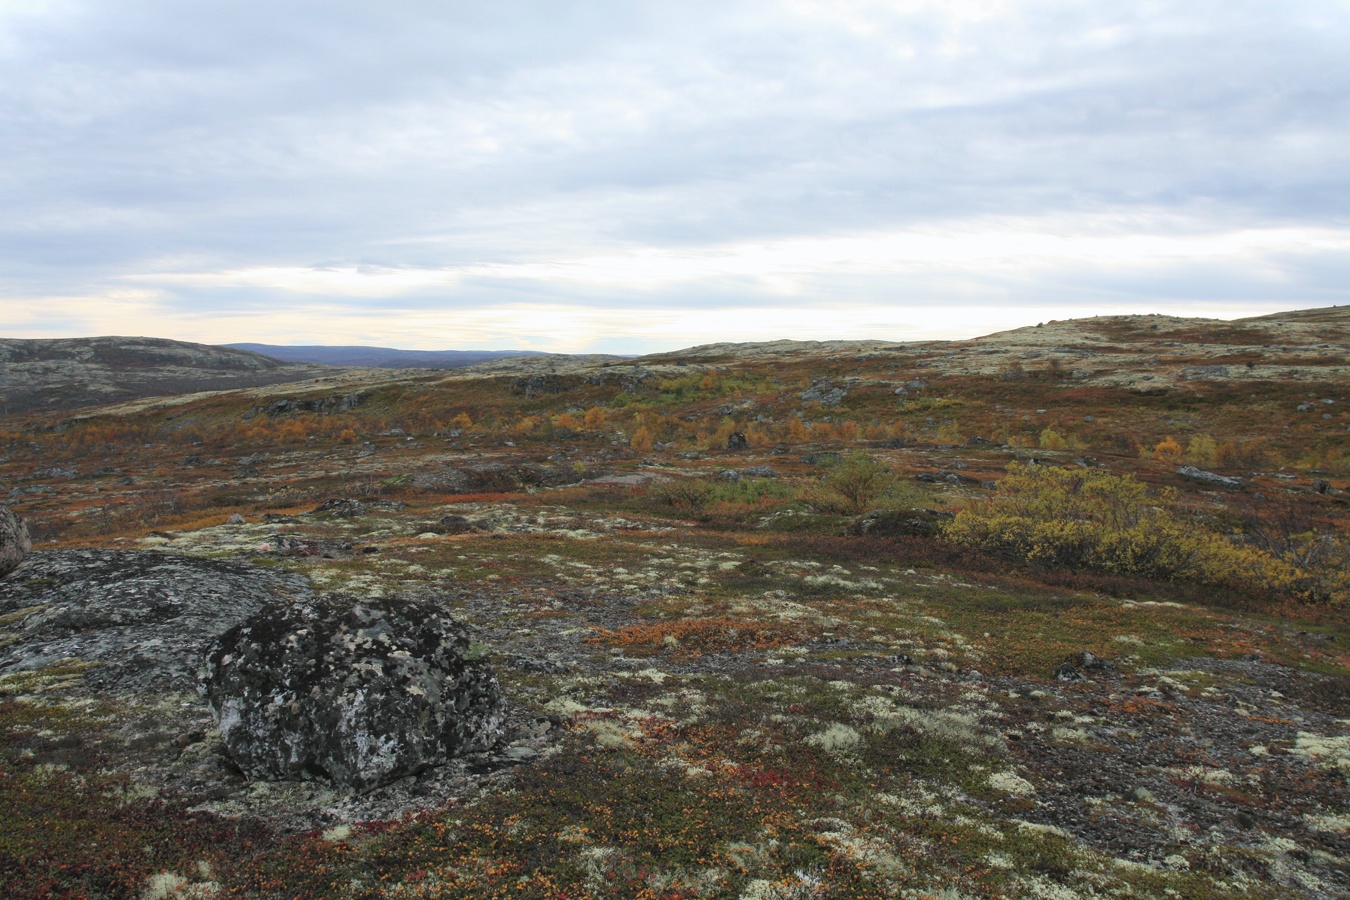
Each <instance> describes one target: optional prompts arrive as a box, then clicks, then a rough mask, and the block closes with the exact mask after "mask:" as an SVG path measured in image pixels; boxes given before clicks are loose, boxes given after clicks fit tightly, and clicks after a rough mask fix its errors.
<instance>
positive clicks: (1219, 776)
mask: <svg viewBox="0 0 1350 900" xmlns="http://www.w3.org/2000/svg"><path fill="white" fill-rule="evenodd" d="M1163 772H1165V773H1166V774H1168V775H1174V776H1176V777H1178V778H1184V779H1186V780H1187V781H1193V782H1198V783H1200V784H1216V785H1219V784H1232V783H1233V780H1234V776H1233V773H1232V772H1229V771H1228V770H1227V769H1217V768H1210V767H1208V766H1185V767H1182V768H1179V769H1163Z"/></svg>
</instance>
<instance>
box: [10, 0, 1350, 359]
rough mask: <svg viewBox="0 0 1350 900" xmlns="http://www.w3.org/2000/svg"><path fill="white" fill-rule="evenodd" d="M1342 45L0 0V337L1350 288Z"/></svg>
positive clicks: (1066, 5) (911, 12)
mask: <svg viewBox="0 0 1350 900" xmlns="http://www.w3.org/2000/svg"><path fill="white" fill-rule="evenodd" d="M1348 38H1350V16H1346V14H1345V10H1344V8H1343V6H1342V5H1340V4H1336V3H1330V2H1309V0H1294V2H1291V3H1286V4H1281V5H1280V6H1279V7H1278V8H1276V7H1271V6H1270V5H1269V4H1263V3H1256V2H1242V0H1239V2H1228V3H1222V4H1220V3H1217V2H1206V0H1202V2H1188V3H1181V2H1150V3H1148V4H1139V5H1133V6H1131V5H1124V6H1119V7H1110V6H1103V5H1100V4H1098V5H1091V4H1089V5H1084V4H1080V3H1071V2H1067V0H1025V2H1015V0H1002V2H1000V0H961V2H945V3H936V2H933V3H929V2H918V0H896V2H845V0H831V2H829V3H826V2H823V0H821V2H815V0H783V2H756V0H740V2H730V3H727V2H721V3H705V2H690V3H685V4H627V3H618V2H579V3H574V4H554V3H543V2H538V3H528V2H504V3H499V4H487V5H485V4H477V5H474V4H434V3H417V2H402V3H388V4H380V5H378V6H372V5H370V4H364V3H354V2H352V3H326V4H322V5H319V4H307V3H297V4H282V5H276V4H271V5H267V6H263V5H262V4H260V3H251V2H240V3H233V4H226V5H221V4H208V3H204V2H182V0H175V2H168V0H138V2H135V3H132V2H129V0H102V2H99V3H93V2H84V0H53V2H46V3H44V2H37V0H30V2H26V3H23V4H6V5H5V6H4V8H3V9H0V202H3V203H4V204H5V209H6V215H5V216H4V217H0V329H4V330H6V331H7V332H13V331H14V330H15V329H19V328H22V329H23V330H24V331H26V332H32V331H43V330H44V329H45V330H47V331H50V332H52V333H55V332H57V331H61V330H63V329H66V328H68V327H70V322H72V321H78V319H71V318H69V317H66V318H61V319H56V318H53V319H52V320H50V324H48V325H46V326H44V325H43V324H42V321H43V320H42V318H41V316H40V315H39V314H38V313H37V311H36V310H33V309H28V310H25V311H23V312H16V311H15V309H14V308H15V307H18V306H22V305H27V304H39V305H40V304H42V303H43V298H49V297H56V298H59V297H67V298H69V297H88V298H91V299H90V300H89V301H88V302H89V303H91V304H92V303H97V304H99V305H102V306H105V307H107V308H110V309H117V308H119V307H121V305H123V304H126V303H129V302H131V301H129V300H128V299H127V294H126V292H128V291H130V292H131V293H132V294H133V295H135V296H141V295H142V294H143V293H145V292H148V293H149V294H151V295H153V296H154V297H155V298H157V299H156V301H155V302H156V303H158V304H161V307H162V309H163V310H166V311H169V312H171V313H172V315H171V316H170V317H168V318H160V319H159V320H158V321H159V322H160V323H162V324H163V325H167V324H168V323H171V322H172V323H175V327H181V328H185V329H189V330H192V331H193V332H194V333H198V332H200V331H202V330H203V329H207V330H209V327H211V326H210V323H212V322H213V321H225V320H231V317H232V316H234V315H236V314H243V313H250V314H256V311H257V309H258V308H260V307H265V306H266V305H267V304H269V303H276V302H286V303H291V304H298V305H295V306H294V307H293V314H294V316H295V317H296V318H295V321H294V322H293V323H292V325H293V326H294V327H295V328H298V329H302V327H303V323H304V322H305V320H309V321H311V322H312V320H313V312H312V308H311V307H310V306H309V304H310V302H311V300H316V301H321V302H320V303H319V305H318V306H316V307H313V308H322V307H323V306H324V304H327V305H331V306H333V307H334V308H340V309H350V310H352V311H353V313H354V314H355V313H358V312H359V311H360V310H361V309H362V308H363V304H368V305H369V307H370V308H372V309H377V310H379V311H380V314H381V315H382V316H388V315H390V314H392V313H393V312H395V311H401V310H407V311H408V314H409V315H413V314H414V313H417V312H418V311H428V310H430V311H434V310H435V309H436V308H437V304H442V305H443V308H444V309H446V310H452V311H455V312H458V313H462V312H463V311H464V310H466V309H470V308H476V309H481V310H482V311H483V314H484V315H488V316H499V317H500V316H506V315H508V314H509V312H510V311H511V310H514V309H517V307H515V306H513V305H512V304H513V303H516V302H518V301H519V300H520V299H521V298H522V297H528V298H529V299H530V301H531V302H532V303H539V304H543V305H545V306H547V305H549V304H554V305H557V306H558V308H559V309H560V310H573V309H585V308H591V307H593V308H594V309H597V310H601V311H604V316H608V317H609V318H608V319H607V321H611V322H613V323H614V324H613V327H612V330H611V331H609V332H605V331H604V329H603V328H600V333H601V334H602V336H601V337H598V338H595V340H603V341H607V342H610V343H612V342H614V341H615V340H621V339H622V337H623V334H622V333H621V331H619V330H618V329H620V328H626V327H630V326H629V325H626V324H622V323H624V322H626V321H627V320H626V319H623V318H622V317H616V316H614V315H613V311H614V310H618V309H624V308H629V309H632V310H635V311H642V310H651V309H654V308H658V307H659V308H662V309H671V310H679V309H681V308H687V309H690V310H703V311H705V312H706V311H707V310H709V309H712V308H717V307H723V308H727V309H740V308H745V309H754V308H767V307H772V308H775V309H796V310H801V311H802V315H803V316H805V317H807V318H809V317H810V315H812V314H814V315H815V316H816V319H815V321H816V323H817V326H818V327H820V328H828V327H832V326H839V325H840V323H841V322H843V321H845V320H846V317H845V319H841V318H840V317H839V316H838V315H836V314H835V312H834V309H835V307H836V306H840V305H843V306H848V307H850V308H853V307H856V308H858V309H863V308H867V307H875V306H884V305H886V304H894V303H899V304H909V305H912V306H915V307H920V306H923V305H924V304H947V303H952V302H959V303H965V304H970V303H977V302H980V303H986V304H988V305H990V306H991V307H992V306H998V305H1011V306H1016V305H1018V304H1027V303H1031V302H1037V298H1039V297H1052V298H1053V300H1052V301H1050V302H1053V303H1054V304H1055V305H1060V304H1069V305H1071V304H1072V303H1073V300H1074V296H1073V295H1074V292H1075V291H1078V298H1079V300H1080V302H1082V303H1083V304H1085V306H1084V308H1085V309H1086V308H1090V307H1091V305H1092V304H1093V303H1095V302H1099V301H1100V299H1101V298H1103V297H1111V298H1113V299H1112V302H1116V303H1120V304H1123V305H1124V306H1126V307H1129V308H1135V309H1138V310H1139V311H1153V310H1155V309H1157V308H1159V306H1160V304H1161V303H1163V302H1165V303H1166V308H1167V309H1169V310H1177V309H1184V308H1186V304H1188V303H1194V304H1197V305H1196V306H1195V308H1196V309H1197V310H1199V309H1201V308H1202V307H1203V306H1204V304H1210V303H1213V302H1215V301H1216V300H1219V301H1222V300H1224V299H1225V298H1226V299H1227V300H1228V301H1230V302H1231V303H1232V304H1239V305H1240V304H1244V303H1251V302H1256V303H1265V304H1268V305H1279V306H1282V307H1284V308H1290V307H1295V306H1299V305H1318V304H1320V303H1322V302H1327V301H1328V300H1329V301H1330V302H1345V300H1346V299H1347V298H1345V296H1344V293H1343V292H1344V290H1345V289H1343V288H1342V289H1338V288H1337V287H1336V285H1335V284H1334V283H1329V279H1328V274H1327V273H1329V272H1335V271H1338V269H1337V264H1336V259H1337V258H1338V256H1340V257H1342V258H1343V254H1344V247H1345V239H1344V235H1345V234H1347V233H1350V230H1347V229H1350V226H1348V225H1347V213H1348V212H1350V210H1347V208H1346V205H1347V197H1350V190H1348V189H1350V172H1348V171H1347V170H1346V167H1345V166H1344V164H1343V147H1344V146H1345V144H1346V138H1347V136H1348V135H1347V132H1348V131H1350V101H1347V99H1346V98H1347V97H1350V61H1347V60H1346V58H1345V54H1344V53H1343V48H1344V46H1345V45H1346V44H1347V39H1348ZM1225 267H1226V268H1227V270H1228V271H1239V272H1241V273H1243V275H1244V276H1245V277H1247V278H1248V279H1249V280H1248V281H1247V283H1245V284H1244V283H1242V282H1240V281H1239V280H1238V279H1235V278H1233V277H1219V278H1218V282H1217V283H1218V284H1221V285H1224V286H1225V291H1226V293H1225V294H1224V295H1223V296H1216V291H1215V281H1214V278H1215V276H1216V275H1222V274H1223V271H1224V270H1225ZM1276 285H1278V291H1276V290H1275V287H1274V286H1276ZM137 292H141V293H137ZM1155 292H1156V293H1155ZM1178 304H1180V306H1178ZM1206 308H1207V307H1206ZM1028 311H1029V310H1028ZM399 314H402V313H401V312H400V313H399ZM561 314H562V313H560V315H561ZM568 315H571V313H570V312H569V313H568ZM34 316H36V318H34ZM254 321H255V322H257V324H258V327H263V324H262V320H258V319H255V320H254ZM267 321H268V322H269V323H270V324H268V325H267V326H266V327H269V328H282V327H285V328H292V325H287V326H283V325H281V324H278V323H277V321H274V320H273V319H271V318H269V319H268V320H267ZM353 321H356V320H353ZM409 321H415V319H410V320H409ZM500 321H501V323H502V327H501V328H500V329H499V331H505V330H506V329H507V326H509V324H510V323H509V321H508V320H506V319H501V320H500ZM569 321H570V320H569ZM727 321H731V320H730V319H728V320H727ZM793 321H795V319H793ZM859 321H861V319H860V320H859ZM602 324H603V323H602ZM353 327H355V326H353ZM633 327H636V326H633ZM728 327H730V326H728ZM737 327H739V326H737ZM411 332H412V333H416V329H412V330H411ZM578 333H579V332H578ZM635 335H636V333H635ZM167 336H177V335H167ZM766 336H768V335H766ZM358 337H359V334H355V333H353V334H351V335H347V336H346V337H343V338H342V340H343V341H345V342H353V341H355V340H356V339H357V338H358ZM221 339H222V340H224V338H221ZM235 339H241V340H242V339H256V340H269V339H271V336H270V335H269V334H264V333H253V334H249V335H243V336H240V337H236V338H235ZM636 339H637V338H636V336H635V337H634V340H636Z"/></svg>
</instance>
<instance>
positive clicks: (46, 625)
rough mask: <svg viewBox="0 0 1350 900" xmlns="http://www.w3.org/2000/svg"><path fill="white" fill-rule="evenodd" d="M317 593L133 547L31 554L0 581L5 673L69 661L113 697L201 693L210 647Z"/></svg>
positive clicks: (246, 569) (242, 570) (262, 575)
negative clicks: (254, 618)
mask: <svg viewBox="0 0 1350 900" xmlns="http://www.w3.org/2000/svg"><path fill="white" fill-rule="evenodd" d="M312 596H313V591H312V590H311V589H310V587H309V582H308V581H307V580H306V579H305V578H304V577H303V576H300V575H294V574H290V573H286V572H278V571H275V570H269V569H262V568H259V567H257V566H253V565H249V564H247V563H240V562H226V561H224V560H216V559H199V558H196V557H191V556H175V555H172V554H168V553H155V552H136V551H128V550H54V551H38V552H34V553H32V554H29V556H28V559H27V560H26V561H25V562H24V564H23V567H22V568H20V569H19V570H18V571H16V572H14V573H13V574H11V575H10V576H9V577H8V578H5V579H3V580H0V622H3V623H4V624H3V625H0V674H7V673H10V672H20V671H28V670H32V669H39V668H42V667H43V666H48V665H51V664H53V663H56V662H59V661H61V660H64V659H78V660H82V661H85V662H91V663H96V664H97V665H95V666H93V667H91V668H89V669H88V670H86V671H85V673H84V679H85V681H86V682H87V683H88V684H89V685H90V686H91V687H93V688H96V689H98V690H104V691H110V692H113V693H117V692H121V691H133V692H139V693H145V692H157V691H162V690H165V689H168V690H181V691H189V692H191V691H194V690H195V689H196V686H197V676H198V671H199V669H200V668H201V663H202V658H203V656H204V655H205V653H206V649H207V647H209V646H210V645H211V642H212V641H213V640H214V639H215V638H216V637H218V636H220V635H221V634H224V633H225V632H226V631H227V630H229V629H230V628H231V627H233V626H234V625H237V624H238V623H239V622H242V621H243V620H244V619H246V618H248V617H249V616H250V615H252V614H253V613H255V612H257V611H258V610H260V609H262V608H263V607H264V606H269V605H270V606H277V605H284V604H287V603H291V602H294V601H297V600H303V599H305V598H308V597H312Z"/></svg>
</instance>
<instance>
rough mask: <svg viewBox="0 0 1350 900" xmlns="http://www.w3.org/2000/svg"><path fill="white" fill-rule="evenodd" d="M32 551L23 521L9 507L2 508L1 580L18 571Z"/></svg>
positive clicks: (0, 527) (0, 516) (0, 532)
mask: <svg viewBox="0 0 1350 900" xmlns="http://www.w3.org/2000/svg"><path fill="white" fill-rule="evenodd" d="M32 549H33V542H32V541H30V540H29V539H28V527H27V526H26V525H24V524H23V519H20V518H19V517H18V516H17V515H16V514H15V513H14V510H12V509H10V508H9V507H8V506H0V578H4V577H5V576H6V575H8V574H9V573H10V572H13V571H14V570H15V569H17V568H18V567H19V563H21V562H23V558H24V557H25V556H27V555H28V551H29V550H32Z"/></svg>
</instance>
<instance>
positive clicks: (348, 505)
mask: <svg viewBox="0 0 1350 900" xmlns="http://www.w3.org/2000/svg"><path fill="white" fill-rule="evenodd" d="M310 514H311V515H315V514H322V515H327V516H328V517H329V518H332V519H356V518H360V517H361V516H364V515H365V514H366V507H365V504H364V503H362V502H361V501H360V500H353V499H352V498H350V497H330V498H329V499H327V500H325V501H323V502H322V503H320V504H319V505H318V506H316V507H314V509H312V510H310Z"/></svg>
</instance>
